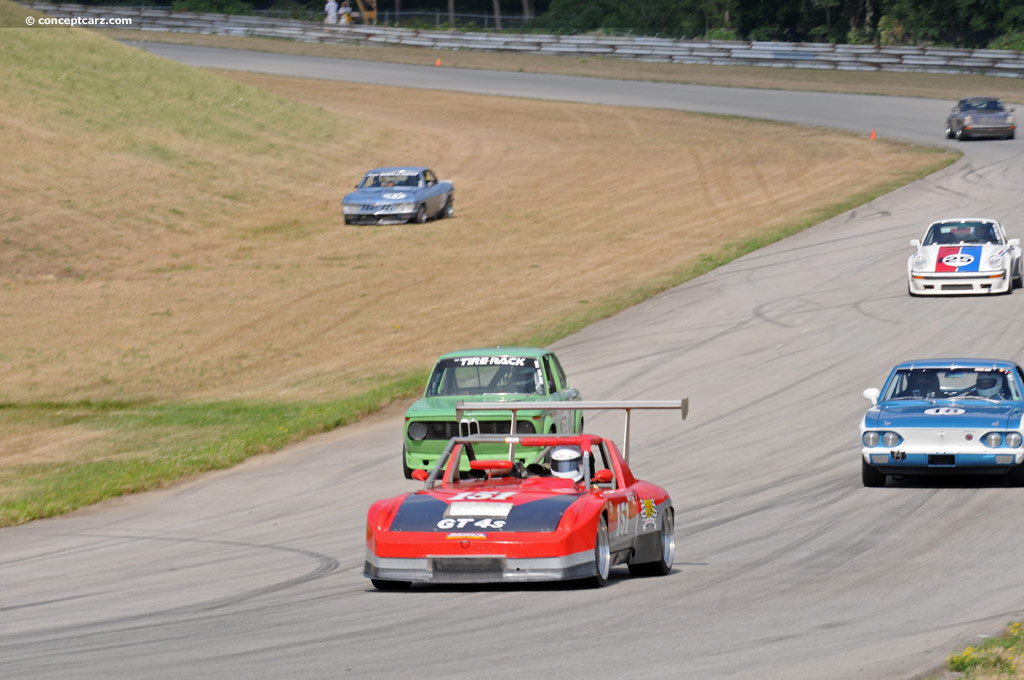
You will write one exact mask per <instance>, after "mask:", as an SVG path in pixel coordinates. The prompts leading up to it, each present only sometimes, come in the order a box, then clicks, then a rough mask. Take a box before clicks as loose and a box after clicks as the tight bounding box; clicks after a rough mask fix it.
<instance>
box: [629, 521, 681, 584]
mask: <svg viewBox="0 0 1024 680" xmlns="http://www.w3.org/2000/svg"><path fill="white" fill-rule="evenodd" d="M660 538H661V559H659V560H658V561H656V562H643V563H641V564H630V565H627V566H628V567H629V573H630V574H633V575H634V576H668V575H669V574H670V573H671V572H672V562H673V561H674V560H675V555H676V523H675V518H674V513H673V510H672V508H665V515H664V516H663V517H662V518H661V536H660Z"/></svg>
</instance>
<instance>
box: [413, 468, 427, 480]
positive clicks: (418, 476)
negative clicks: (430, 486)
mask: <svg viewBox="0 0 1024 680" xmlns="http://www.w3.org/2000/svg"><path fill="white" fill-rule="evenodd" d="M429 476H430V473H429V472H427V471H426V470H421V469H419V468H417V469H415V470H413V471H412V478H413V479H415V480H416V481H417V482H425V481H427V477H429Z"/></svg>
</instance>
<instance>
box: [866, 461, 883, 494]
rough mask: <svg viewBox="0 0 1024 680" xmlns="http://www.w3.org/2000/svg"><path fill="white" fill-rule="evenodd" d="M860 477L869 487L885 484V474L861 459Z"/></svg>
mask: <svg viewBox="0 0 1024 680" xmlns="http://www.w3.org/2000/svg"><path fill="white" fill-rule="evenodd" d="M860 479H861V482H863V483H864V486H867V487H879V486H885V474H883V473H881V472H879V471H878V470H877V469H875V468H874V467H872V466H871V465H868V464H867V463H866V462H864V459H863V458H861V459H860Z"/></svg>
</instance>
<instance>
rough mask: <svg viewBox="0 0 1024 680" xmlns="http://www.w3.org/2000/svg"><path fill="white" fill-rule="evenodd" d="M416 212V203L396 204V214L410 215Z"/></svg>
mask: <svg viewBox="0 0 1024 680" xmlns="http://www.w3.org/2000/svg"><path fill="white" fill-rule="evenodd" d="M415 210H416V204H415V203H395V212H403V213H408V212H415Z"/></svg>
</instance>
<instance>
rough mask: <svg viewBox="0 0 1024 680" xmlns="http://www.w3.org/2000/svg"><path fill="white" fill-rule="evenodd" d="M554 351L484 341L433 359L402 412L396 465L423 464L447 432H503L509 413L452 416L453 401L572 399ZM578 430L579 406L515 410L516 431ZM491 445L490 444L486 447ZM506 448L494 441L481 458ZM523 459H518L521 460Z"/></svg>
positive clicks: (427, 465) (408, 469)
mask: <svg viewBox="0 0 1024 680" xmlns="http://www.w3.org/2000/svg"><path fill="white" fill-rule="evenodd" d="M579 399H580V393H579V391H577V390H576V389H575V388H572V387H570V386H569V382H568V381H567V380H566V378H565V371H563V370H562V365H561V364H560V363H559V362H558V357H556V356H555V355H554V353H553V352H551V351H550V350H546V349H542V348H539V347H490V348H486V349H467V350H460V351H458V352H451V353H449V354H444V355H442V356H441V357H440V358H438V360H437V364H435V365H434V370H433V372H432V373H431V374H430V380H428V381H427V389H426V390H425V391H424V392H423V397H422V398H420V399H417V400H416V401H415V402H413V404H412V406H410V407H409V410H408V411H406V412H405V432H404V433H403V434H404V445H403V447H402V470H403V471H404V472H405V476H406V479H411V478H412V471H413V470H416V469H423V470H429V469H431V468H432V467H433V466H434V464H435V463H436V462H437V459H438V458H439V457H440V455H441V452H442V451H444V447H445V445H446V444H447V443H448V440H449V439H451V438H452V437H457V436H461V435H466V436H468V435H476V434H509V431H510V429H511V425H512V413H511V412H508V413H505V412H503V411H489V412H480V413H473V412H472V411H468V412H467V413H465V414H464V416H463V418H462V421H461V422H456V419H455V404H456V403H458V402H471V401H531V400H532V401H578V400H579ZM582 431H583V414H582V411H573V410H565V411H561V410H558V411H550V410H548V411H520V412H519V414H518V415H517V417H516V433H517V434H551V433H558V434H570V433H572V434H575V433H579V432H582ZM491 449H493V450H491ZM507 456H508V448H507V447H504V446H500V445H494V446H493V447H489V448H488V449H487V450H481V451H478V457H481V458H506V457H507ZM525 462H527V461H525V460H524V463H525Z"/></svg>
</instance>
